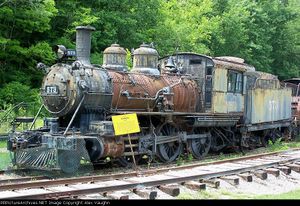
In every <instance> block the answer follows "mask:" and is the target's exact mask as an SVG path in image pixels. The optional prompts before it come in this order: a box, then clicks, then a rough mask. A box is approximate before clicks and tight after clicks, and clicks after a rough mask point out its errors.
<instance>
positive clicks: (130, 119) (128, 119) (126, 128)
mask: <svg viewBox="0 0 300 206" xmlns="http://www.w3.org/2000/svg"><path fill="white" fill-rule="evenodd" d="M111 118H112V122H113V126H114V129H115V135H123V134H131V133H138V132H140V131H141V130H140V126H139V121H138V118H137V115H136V114H135V113H134V114H124V115H116V116H112V117H111Z"/></svg>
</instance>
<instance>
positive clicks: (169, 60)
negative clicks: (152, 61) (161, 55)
mask: <svg viewBox="0 0 300 206" xmlns="http://www.w3.org/2000/svg"><path fill="white" fill-rule="evenodd" d="M165 67H170V68H174V67H175V64H174V61H173V58H172V57H169V59H168V62H167V64H166V66H165Z"/></svg>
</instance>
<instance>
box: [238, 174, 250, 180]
mask: <svg viewBox="0 0 300 206" xmlns="http://www.w3.org/2000/svg"><path fill="white" fill-rule="evenodd" d="M238 176H239V177H241V178H243V180H245V181H246V182H252V181H253V177H252V175H251V174H248V173H241V174H238Z"/></svg>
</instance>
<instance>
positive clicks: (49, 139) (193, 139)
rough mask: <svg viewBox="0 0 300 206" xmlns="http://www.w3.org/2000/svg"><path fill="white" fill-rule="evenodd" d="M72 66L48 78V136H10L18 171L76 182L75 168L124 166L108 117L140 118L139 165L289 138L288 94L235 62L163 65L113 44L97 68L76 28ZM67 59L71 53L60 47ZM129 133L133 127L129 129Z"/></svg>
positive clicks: (121, 140)
mask: <svg viewBox="0 0 300 206" xmlns="http://www.w3.org/2000/svg"><path fill="white" fill-rule="evenodd" d="M76 30H77V34H76V58H77V59H76V61H74V62H71V63H68V62H59V63H57V64H55V65H53V66H51V67H50V68H45V70H46V75H45V77H44V79H43V84H42V88H41V97H42V99H43V103H44V106H45V108H46V109H47V110H48V111H49V112H50V113H51V114H52V115H53V118H48V119H47V120H46V121H45V126H44V127H43V128H40V129H37V130H28V131H24V132H21V133H18V132H14V133H12V134H11V135H10V139H9V142H8V143H9V144H8V145H9V146H8V149H9V150H11V151H13V152H14V154H15V159H14V163H15V164H16V165H18V166H21V167H33V168H60V169H62V170H63V171H64V172H67V173H70V172H74V171H76V170H77V169H78V168H79V165H80V163H81V160H83V159H84V160H87V161H90V162H92V163H97V162H101V161H103V160H105V159H106V158H107V157H110V158H111V159H118V160H120V161H121V162H122V163H126V162H128V161H130V157H131V152H130V145H129V143H128V137H127V136H116V135H114V129H113V124H112V121H111V117H112V115H119V114H128V113H136V114H137V117H138V120H139V124H140V128H141V132H140V133H138V134H134V135H132V136H131V139H132V147H133V151H134V155H135V158H139V157H141V156H143V155H148V156H149V157H154V156H156V157H158V158H159V160H160V161H162V162H172V161H174V160H175V159H176V158H177V157H178V156H179V155H181V154H182V153H183V152H188V153H191V154H192V155H193V156H194V157H195V158H197V159H201V158H203V157H204V156H205V155H206V154H207V153H208V152H209V151H210V150H211V151H219V150H222V149H224V148H233V149H235V148H240V147H248V148H252V147H255V146H261V145H265V144H266V143H267V141H268V140H269V139H271V140H272V139H274V138H275V137H277V136H280V135H281V134H284V135H285V136H286V137H288V135H289V134H290V130H289V128H290V126H291V121H292V117H291V106H290V105H291V89H290V88H285V87H282V86H281V85H280V82H279V80H278V79H277V77H276V76H274V75H272V74H268V73H263V72H258V71H255V68H254V67H253V66H250V65H247V64H245V63H244V60H243V59H240V58H236V57H215V58H213V57H209V56H205V55H201V54H196V53H189V52H185V53H176V54H174V55H170V56H166V57H163V58H160V59H159V55H158V53H157V51H156V50H155V49H154V48H152V47H151V46H149V45H146V44H142V45H141V46H140V48H138V49H136V50H134V52H133V68H132V70H131V71H129V70H128V68H127V66H126V51H125V50H124V49H123V48H122V47H120V46H119V45H118V44H113V45H111V46H110V47H108V48H107V49H105V51H104V53H103V54H104V56H103V65H102V66H99V65H92V64H91V63H90V48H91V32H92V31H93V30H94V28H93V27H90V26H87V27H86V26H80V27H77V28H76ZM57 48H58V50H59V53H60V54H61V56H62V57H63V56H64V55H66V53H67V51H66V49H65V48H64V47H62V46H59V47H57ZM128 126H130V125H128Z"/></svg>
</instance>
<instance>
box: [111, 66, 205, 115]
mask: <svg viewBox="0 0 300 206" xmlns="http://www.w3.org/2000/svg"><path fill="white" fill-rule="evenodd" d="M109 74H110V76H111V77H112V79H113V93H114V96H113V100H112V109H114V110H122V109H123V110H124V109H127V110H130V109H132V110H135V111H141V110H142V111H158V110H159V108H160V106H159V104H157V103H158V101H159V97H160V96H159V95H162V96H163V97H162V98H163V99H162V102H161V104H162V105H161V109H163V110H165V111H166V110H169V111H175V112H196V107H197V103H198V101H197V100H199V91H198V89H197V85H196V83H195V82H194V81H192V80H190V79H188V78H185V77H180V76H168V75H163V76H161V77H154V76H149V75H144V74H132V73H131V74H128V73H120V72H113V71H109ZM166 87H168V88H170V89H169V90H170V91H162V89H164V88H166Z"/></svg>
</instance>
